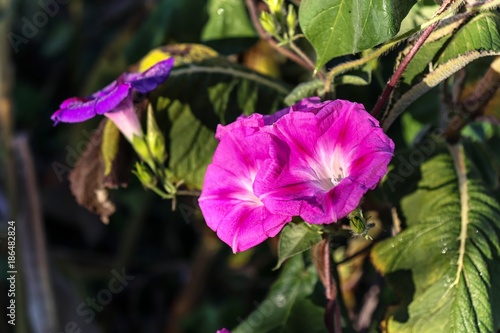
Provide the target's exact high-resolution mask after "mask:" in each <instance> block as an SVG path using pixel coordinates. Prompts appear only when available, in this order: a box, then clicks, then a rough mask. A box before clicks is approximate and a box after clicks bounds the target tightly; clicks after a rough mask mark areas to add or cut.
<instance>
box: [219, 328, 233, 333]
mask: <svg viewBox="0 0 500 333" xmlns="http://www.w3.org/2000/svg"><path fill="white" fill-rule="evenodd" d="M216 333H231V332H230V331H229V330H228V329H227V328H223V329H221V330H218V331H217V332H216Z"/></svg>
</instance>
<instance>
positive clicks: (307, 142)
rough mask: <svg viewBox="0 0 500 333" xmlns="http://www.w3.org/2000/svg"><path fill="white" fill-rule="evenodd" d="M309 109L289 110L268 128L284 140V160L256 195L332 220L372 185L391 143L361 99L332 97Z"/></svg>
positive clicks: (283, 210)
mask: <svg viewBox="0 0 500 333" xmlns="http://www.w3.org/2000/svg"><path fill="white" fill-rule="evenodd" d="M318 106H319V109H318ZM309 109H310V112H308V111H309V110H308V108H307V107H306V108H303V109H301V110H300V111H302V112H289V113H287V114H285V115H283V116H282V117H280V118H279V119H277V120H276V122H275V123H274V124H273V125H272V131H271V133H273V134H274V135H276V136H277V137H278V138H280V139H281V140H282V141H283V142H286V144H287V145H288V146H289V149H290V155H289V160H288V163H287V164H286V165H285V166H283V165H279V166H277V167H276V164H273V165H272V166H273V167H275V169H273V170H269V171H268V172H267V173H266V175H265V177H264V178H262V179H259V185H260V186H259V187H258V191H257V193H256V195H259V196H260V198H261V200H262V202H263V203H264V205H265V206H266V208H267V209H268V210H269V211H271V212H273V213H275V214H285V215H299V216H300V217H302V218H303V219H304V220H305V221H306V222H309V223H315V224H321V223H331V222H335V221H337V220H338V219H340V218H342V217H345V216H346V215H347V214H349V213H350V212H351V211H353V210H354V209H355V208H356V207H357V206H358V205H359V202H360V200H361V198H362V197H363V195H364V194H365V193H366V192H367V191H368V190H370V189H374V188H375V187H376V186H377V184H378V183H379V181H380V180H381V179H382V177H383V176H384V175H385V174H386V172H387V165H388V164H389V162H390V160H391V158H392V156H393V152H394V143H393V142H392V140H391V139H389V137H388V136H387V135H385V133H384V132H383V131H382V129H381V128H380V126H379V123H378V121H377V120H376V119H375V118H373V117H372V116H371V115H370V114H369V113H368V112H366V110H365V109H364V107H363V106H362V105H361V104H358V103H352V102H349V101H345V100H335V101H326V102H323V103H321V104H320V105H312V106H310V107H309ZM260 191H262V192H260Z"/></svg>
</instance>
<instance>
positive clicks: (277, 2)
mask: <svg viewBox="0 0 500 333" xmlns="http://www.w3.org/2000/svg"><path fill="white" fill-rule="evenodd" d="M264 2H265V3H266V5H267V6H268V7H269V11H271V13H273V14H275V15H276V14H278V13H280V12H281V8H283V3H284V2H285V0H264Z"/></svg>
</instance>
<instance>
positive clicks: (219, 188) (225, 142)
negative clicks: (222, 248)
mask: <svg viewBox="0 0 500 333" xmlns="http://www.w3.org/2000/svg"><path fill="white" fill-rule="evenodd" d="M278 150H279V149H278V147H275V142H274V141H273V137H272V136H271V135H269V134H268V133H264V132H259V130H258V128H253V127H233V128H232V129H231V130H228V131H227V132H226V133H225V134H224V135H223V137H222V139H221V141H220V143H219V146H218V147H217V150H216V152H215V154H214V158H213V162H212V164H210V165H209V166H208V168H207V172H206V174H205V181H204V184H203V191H202V193H201V196H200V199H199V203H200V208H201V210H202V212H203V216H204V217H205V220H206V222H207V225H208V226H209V227H210V228H211V229H212V230H214V231H216V232H217V235H218V236H219V238H220V239H221V240H223V241H224V242H226V243H227V244H228V245H230V246H231V247H232V249H233V251H234V252H239V251H244V250H247V249H249V248H251V247H253V246H256V245H257V244H260V243H261V242H263V241H264V240H266V239H267V238H268V237H273V236H275V235H276V234H277V233H278V232H279V231H280V230H281V228H283V226H284V225H285V224H286V223H287V222H289V221H290V220H291V217H290V216H287V215H282V214H272V213H270V212H269V210H268V209H267V208H266V207H265V206H264V204H263V203H262V201H261V200H260V198H259V197H258V196H257V195H256V193H255V192H254V189H253V186H254V184H253V183H254V179H256V177H258V174H259V173H260V172H265V170H264V168H263V166H267V165H269V163H272V162H270V161H272V155H273V154H275V152H276V151H278Z"/></svg>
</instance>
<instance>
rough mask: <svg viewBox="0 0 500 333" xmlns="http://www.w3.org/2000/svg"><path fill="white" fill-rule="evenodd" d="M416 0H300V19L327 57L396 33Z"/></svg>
mask: <svg viewBox="0 0 500 333" xmlns="http://www.w3.org/2000/svg"><path fill="white" fill-rule="evenodd" d="M415 3H416V0H406V1H401V0H372V1H352V0H302V1H301V3H300V8H299V23H300V27H301V28H302V31H303V32H304V35H305V36H306V38H307V39H308V40H309V41H310V42H311V44H312V45H313V47H314V49H315V50H316V53H317V60H316V69H319V68H320V67H321V66H323V65H324V64H326V63H327V62H328V61H329V60H330V59H332V58H335V57H338V56H341V55H346V54H351V53H357V52H360V51H363V50H366V49H369V48H372V47H374V46H375V45H378V44H380V43H383V42H385V41H387V40H389V39H390V38H391V37H393V36H395V35H396V34H397V33H398V31H399V28H400V24H401V21H402V20H403V19H404V18H405V16H406V14H407V13H408V11H409V10H410V9H411V7H412V6H413V5H414V4H415Z"/></svg>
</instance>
